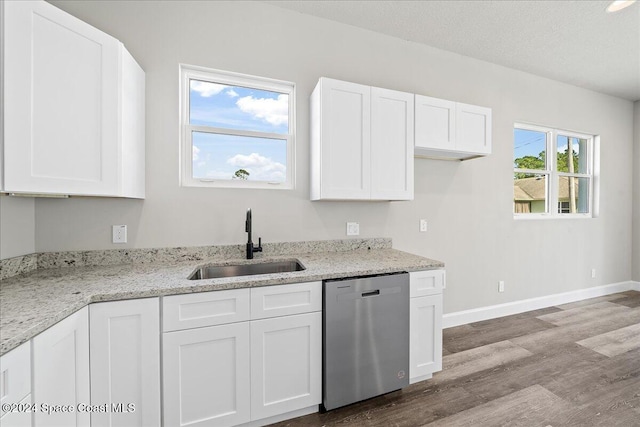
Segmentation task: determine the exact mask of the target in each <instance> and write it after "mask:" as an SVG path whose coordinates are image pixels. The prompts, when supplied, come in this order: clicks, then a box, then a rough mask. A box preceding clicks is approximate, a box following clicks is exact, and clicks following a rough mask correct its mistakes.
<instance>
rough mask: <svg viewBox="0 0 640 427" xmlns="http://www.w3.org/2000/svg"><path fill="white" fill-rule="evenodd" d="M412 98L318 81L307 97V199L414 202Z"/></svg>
mask: <svg viewBox="0 0 640 427" xmlns="http://www.w3.org/2000/svg"><path fill="white" fill-rule="evenodd" d="M412 150H413V95H411V94H407V93H403V92H396V91H391V90H386V89H379V88H372V87H370V86H364V85H360V84H356V83H349V82H344V81H340V80H333V79H328V78H326V77H322V78H321V79H320V81H319V82H318V84H317V86H316V88H315V90H314V91H313V93H312V95H311V199H312V200H411V199H413V164H412V162H411V161H410V159H411V152H412Z"/></svg>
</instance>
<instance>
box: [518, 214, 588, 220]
mask: <svg viewBox="0 0 640 427" xmlns="http://www.w3.org/2000/svg"><path fill="white" fill-rule="evenodd" d="M592 218H593V215H591V214H562V215H551V214H515V215H513V219H514V220H516V221H527V220H536V221H538V220H550V219H559V220H566V219H592Z"/></svg>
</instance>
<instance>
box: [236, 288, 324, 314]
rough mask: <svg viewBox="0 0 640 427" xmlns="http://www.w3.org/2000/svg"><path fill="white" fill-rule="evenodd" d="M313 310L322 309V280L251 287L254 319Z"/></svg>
mask: <svg viewBox="0 0 640 427" xmlns="http://www.w3.org/2000/svg"><path fill="white" fill-rule="evenodd" d="M247 290H248V289H247ZM312 311H322V282H307V283H296V284H290V285H281V286H262V287H259V288H252V289H251V319H252V320H254V319H265V318H267V317H276V316H288V315H291V314H301V313H310V312H312Z"/></svg>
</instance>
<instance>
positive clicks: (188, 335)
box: [163, 282, 322, 427]
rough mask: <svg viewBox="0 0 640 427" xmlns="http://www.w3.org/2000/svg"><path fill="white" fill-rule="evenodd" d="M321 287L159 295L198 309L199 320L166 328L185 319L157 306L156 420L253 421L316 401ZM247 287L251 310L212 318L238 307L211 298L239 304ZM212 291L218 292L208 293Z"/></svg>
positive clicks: (166, 303) (204, 423) (169, 302)
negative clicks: (159, 401) (159, 392)
mask: <svg viewBox="0 0 640 427" xmlns="http://www.w3.org/2000/svg"><path fill="white" fill-rule="evenodd" d="M321 290H322V283H321V282H313V283H304V284H292V285H282V286H269V287H263V288H255V289H251V290H249V289H236V290H228V291H217V292H207V293H202V294H190V295H178V296H169V297H164V298H163V307H172V306H175V305H176V304H178V305H180V306H183V307H192V308H195V307H198V312H197V318H198V319H200V320H199V323H198V326H199V327H196V328H192V329H182V330H173V329H174V328H182V327H184V326H186V325H188V323H186V322H179V321H178V320H177V319H178V317H177V316H180V314H179V312H180V310H164V311H163V313H164V314H163V324H164V325H165V332H164V334H163V381H164V383H163V390H164V398H163V402H164V405H163V411H164V425H165V426H187V425H188V426H198V427H205V426H216V427H218V426H232V425H238V424H243V423H248V422H255V423H256V424H261V423H263V422H267V421H272V420H273V418H271V417H278V416H283V414H286V413H289V412H294V411H298V410H304V409H307V408H309V407H313V406H314V405H319V404H320V402H321V400H322V383H321V372H322V311H321V310H322V292H321ZM249 291H250V301H251V310H250V312H251V313H253V314H252V316H251V317H248V318H246V320H242V321H237V319H243V318H244V315H243V316H240V317H238V316H231V317H229V318H231V319H234V320H236V321H235V322H234V323H227V324H218V323H219V321H220V319H221V318H222V315H224V314H225V313H237V312H238V311H239V310H238V309H237V305H235V306H234V307H236V308H233V309H232V307H230V306H228V304H219V303H217V302H218V301H236V302H241V305H244V301H248V300H247V299H246V294H247V292H249ZM218 292H220V295H221V296H223V297H224V298H222V299H220V298H214V297H215V295H212V294H216V293H218ZM223 292H224V295H223V294H222V293H223ZM291 295H293V296H294V297H292V298H289V297H287V296H291ZM295 296H298V297H299V298H295ZM212 301H215V302H216V303H212ZM200 303H202V304H200ZM254 306H255V307H254ZM240 311H241V312H242V313H245V312H247V313H248V311H245V308H242V310H240ZM300 311H301V312H302V313H298V314H291V313H294V312H300ZM266 313H269V314H266ZM284 314H286V315H284ZM268 316H274V317H268ZM183 317H184V316H183ZM263 317H267V318H263ZM205 319H206V320H205ZM251 319H256V320H251ZM202 322H209V323H210V324H211V325H213V326H207V325H205V324H201V323H202ZM267 418H269V420H265V419H267ZM261 420H264V421H261Z"/></svg>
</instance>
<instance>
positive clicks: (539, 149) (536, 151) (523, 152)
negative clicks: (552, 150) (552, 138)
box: [513, 128, 547, 169]
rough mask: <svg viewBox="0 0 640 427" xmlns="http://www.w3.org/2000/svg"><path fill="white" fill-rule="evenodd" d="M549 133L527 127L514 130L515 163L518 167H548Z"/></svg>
mask: <svg viewBox="0 0 640 427" xmlns="http://www.w3.org/2000/svg"><path fill="white" fill-rule="evenodd" d="M546 153H547V134H546V133H545V132H538V131H533V130H525V129H517V128H516V129H514V131H513V164H514V167H515V168H518V169H546V168H547V166H546V157H547V156H546Z"/></svg>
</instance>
